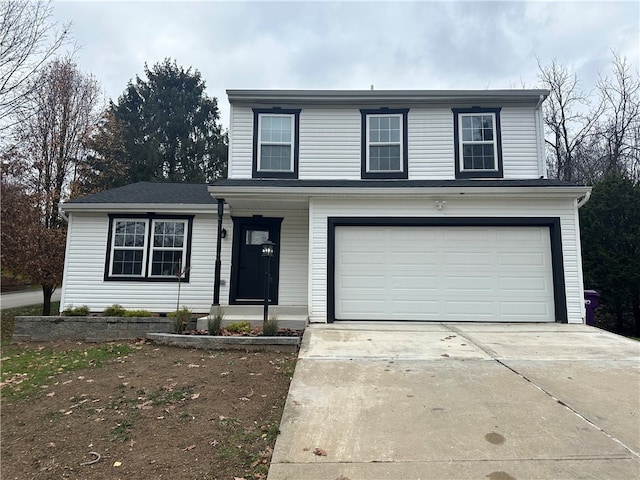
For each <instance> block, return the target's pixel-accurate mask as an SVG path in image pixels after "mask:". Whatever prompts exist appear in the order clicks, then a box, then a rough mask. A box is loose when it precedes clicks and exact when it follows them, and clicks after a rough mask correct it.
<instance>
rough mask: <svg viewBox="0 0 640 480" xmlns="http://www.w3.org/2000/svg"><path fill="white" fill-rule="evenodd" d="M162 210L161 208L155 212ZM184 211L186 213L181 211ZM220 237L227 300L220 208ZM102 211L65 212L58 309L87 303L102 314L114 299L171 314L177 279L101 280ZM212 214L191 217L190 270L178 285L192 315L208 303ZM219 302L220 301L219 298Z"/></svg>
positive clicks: (227, 253) (105, 223)
mask: <svg viewBox="0 0 640 480" xmlns="http://www.w3.org/2000/svg"><path fill="white" fill-rule="evenodd" d="M158 213H161V212H158ZM184 213H185V214H188V213H190V212H184ZM223 226H224V228H225V229H226V230H227V232H228V233H227V237H226V238H224V239H223V240H222V285H221V288H220V298H221V300H222V299H225V301H226V299H228V298H229V293H228V288H229V272H230V263H231V261H230V259H231V244H232V241H233V239H232V235H231V233H232V231H233V226H232V224H231V219H230V217H229V216H228V213H227V212H225V217H224V222H223ZM108 229H109V218H108V216H107V214H80V213H72V214H71V215H70V220H69V227H68V232H67V235H68V239H67V252H66V259H65V276H64V279H63V285H62V300H61V303H60V309H61V310H64V309H65V308H66V307H69V306H71V305H73V306H81V305H87V306H88V307H89V309H90V310H91V311H92V312H96V313H99V312H102V311H103V310H104V309H105V308H106V307H108V306H110V305H113V304H115V303H117V304H120V305H122V306H123V307H124V308H128V309H145V310H150V311H152V312H171V311H173V310H175V309H176V302H177V293H178V284H177V283H176V282H145V281H131V282H129V281H105V280H104V269H105V261H106V258H105V257H106V252H107V244H108V238H107V236H108ZM216 231H217V218H216V216H215V215H213V214H196V215H195V217H194V219H193V235H192V242H191V262H190V264H191V269H190V271H189V282H183V283H182V284H181V286H180V307H182V306H185V307H187V308H189V309H190V310H191V311H193V312H195V313H208V312H209V309H210V307H211V304H212V302H213V274H214V271H213V270H214V265H215V253H216ZM221 303H222V301H221Z"/></svg>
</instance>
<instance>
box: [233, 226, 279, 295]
mask: <svg viewBox="0 0 640 480" xmlns="http://www.w3.org/2000/svg"><path fill="white" fill-rule="evenodd" d="M281 223H282V219H281V218H265V217H234V218H233V253H232V265H231V292H230V294H231V298H230V301H231V303H246V304H259V303H262V302H263V301H264V282H265V271H266V268H267V263H266V262H267V258H265V257H263V256H262V244H263V243H264V242H265V241H266V240H271V241H272V242H273V243H275V247H274V254H273V257H271V259H270V262H271V266H270V269H271V282H270V286H269V299H270V303H271V304H273V305H276V304H277V303H278V273H279V265H280V224H281Z"/></svg>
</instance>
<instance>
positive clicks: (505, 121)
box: [500, 107, 544, 179]
mask: <svg viewBox="0 0 640 480" xmlns="http://www.w3.org/2000/svg"><path fill="white" fill-rule="evenodd" d="M500 124H501V125H500V127H501V128H500V131H501V132H502V167H503V174H504V178H511V179H516V178H539V177H540V173H538V168H539V167H538V153H537V152H538V139H537V135H536V112H535V110H534V109H533V108H530V109H524V108H516V107H504V108H503V109H502V110H501V111H500ZM543 146H544V143H543Z"/></svg>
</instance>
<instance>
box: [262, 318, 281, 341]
mask: <svg viewBox="0 0 640 480" xmlns="http://www.w3.org/2000/svg"><path fill="white" fill-rule="evenodd" d="M277 334H278V317H276V316H275V315H272V316H271V318H269V320H267V321H266V322H264V325H262V335H264V336H265V337H275V336H276V335H277Z"/></svg>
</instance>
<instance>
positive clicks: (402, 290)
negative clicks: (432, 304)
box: [390, 275, 439, 297]
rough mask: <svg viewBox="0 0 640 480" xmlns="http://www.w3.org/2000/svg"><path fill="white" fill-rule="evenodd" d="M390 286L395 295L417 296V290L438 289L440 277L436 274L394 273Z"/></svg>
mask: <svg viewBox="0 0 640 480" xmlns="http://www.w3.org/2000/svg"><path fill="white" fill-rule="evenodd" d="M390 280H391V284H390V288H391V290H393V291H394V294H395V295H399V296H403V295H404V296H409V295H410V296H411V297H414V296H415V292H414V291H415V290H418V291H424V292H427V291H437V290H438V283H439V278H438V277H436V276H426V275H424V276H417V275H411V276H408V275H407V276H404V275H394V276H393V277H391V279H390Z"/></svg>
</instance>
